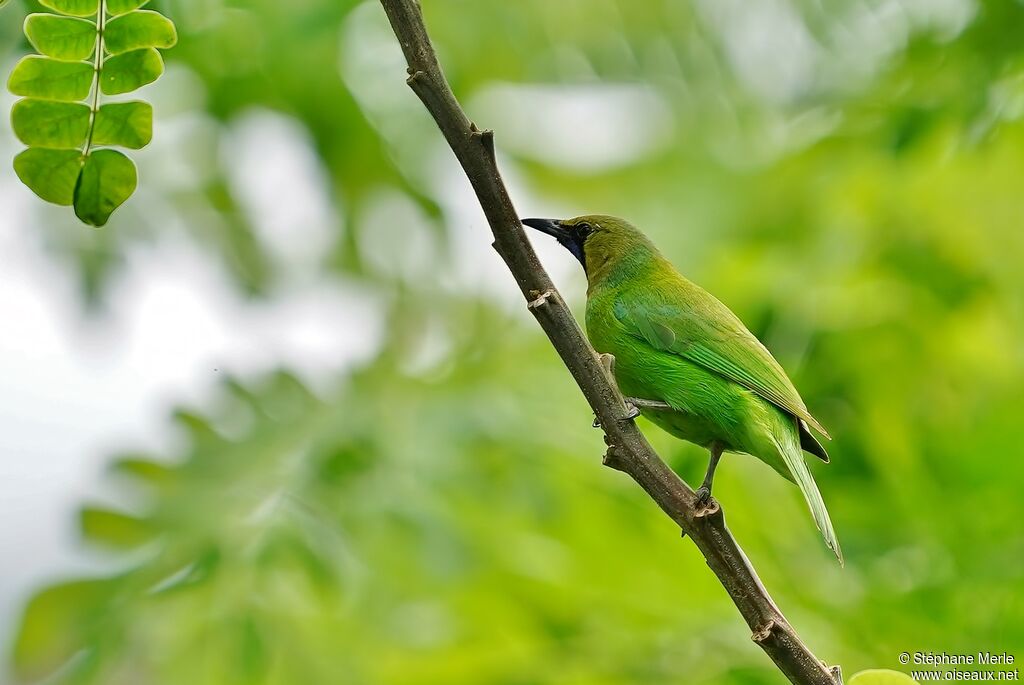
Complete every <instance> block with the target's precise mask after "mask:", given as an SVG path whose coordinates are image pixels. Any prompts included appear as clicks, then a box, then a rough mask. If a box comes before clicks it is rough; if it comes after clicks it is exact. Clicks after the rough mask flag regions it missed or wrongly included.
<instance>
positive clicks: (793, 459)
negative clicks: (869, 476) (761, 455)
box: [772, 434, 843, 565]
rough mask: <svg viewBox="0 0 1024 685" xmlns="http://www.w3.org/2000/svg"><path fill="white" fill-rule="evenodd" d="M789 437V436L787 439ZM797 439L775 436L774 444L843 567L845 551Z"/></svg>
mask: <svg viewBox="0 0 1024 685" xmlns="http://www.w3.org/2000/svg"><path fill="white" fill-rule="evenodd" d="M789 437H790V436H788V435H787V438H789ZM795 437H796V435H795V434H794V435H793V436H792V438H794V439H787V438H783V440H782V441H780V440H779V439H777V438H775V437H774V436H773V437H772V442H774V443H775V447H776V448H777V449H778V452H779V455H780V456H781V457H782V459H783V461H785V462H786V466H787V467H789V471H790V473H792V474H793V480H794V481H795V482H796V484H797V486H798V487H799V488H800V492H801V493H803V496H804V499H805V500H807V506H808V507H810V509H811V515H812V516H813V517H814V523H815V524H816V525H817V526H818V530H819V531H821V535H822V537H823V538H825V544H826V545H828V548H829V549H831V550H832V551H833V552H834V553H835V555H836V558H837V559H839V564H840V565H842V564H843V551H842V549H840V547H839V540H837V539H836V531H835V529H833V528H832V519H830V518H829V515H828V510H827V509H826V508H825V502H824V501H823V500H822V499H821V492H819V491H818V485H817V483H815V482H814V476H812V475H811V472H810V470H808V468H807V463H806V462H805V461H804V455H803V452H802V451H801V449H800V445H799V444H798V443H797V442H796V440H795Z"/></svg>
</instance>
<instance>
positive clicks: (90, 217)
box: [75, 150, 139, 227]
mask: <svg viewBox="0 0 1024 685" xmlns="http://www.w3.org/2000/svg"><path fill="white" fill-rule="evenodd" d="M138 180H139V179H138V172H137V171H136V170H135V164H134V163H133V162H132V160H130V159H128V158H127V157H125V156H124V155H123V154H121V153H120V152H118V151H116V150H96V151H95V152H93V153H92V154H91V155H89V157H87V158H86V160H85V165H84V166H83V167H82V173H81V175H79V177H78V185H77V186H75V214H76V215H77V216H78V218H79V219H81V220H82V221H84V222H85V223H87V224H89V225H90V226H96V227H99V226H103V225H105V224H106V223H107V220H108V219H110V215H111V214H112V213H113V211H114V210H115V209H117V208H118V207H120V206H121V205H122V204H124V201H125V200H127V199H128V198H129V197H131V195H132V193H134V192H135V186H136V185H137V184H138Z"/></svg>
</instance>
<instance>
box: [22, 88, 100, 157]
mask: <svg viewBox="0 0 1024 685" xmlns="http://www.w3.org/2000/svg"><path fill="white" fill-rule="evenodd" d="M89 114H90V110H89V107H88V106H87V105H84V104H82V103H80V102H52V101H50V100H36V99H33V98H29V99H25V100H19V101H18V102H17V103H16V104H15V105H14V109H12V110H11V127H12V128H13V129H14V134H15V135H16V136H18V140H20V141H21V142H23V143H25V145H30V146H34V147H46V148H77V147H80V146H81V145H82V144H84V143H85V139H86V137H87V136H88V134H89Z"/></svg>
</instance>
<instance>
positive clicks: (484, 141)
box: [469, 123, 498, 169]
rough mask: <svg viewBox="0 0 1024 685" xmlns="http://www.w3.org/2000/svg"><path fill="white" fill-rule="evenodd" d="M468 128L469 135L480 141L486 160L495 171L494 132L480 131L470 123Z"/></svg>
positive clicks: (489, 130)
mask: <svg viewBox="0 0 1024 685" xmlns="http://www.w3.org/2000/svg"><path fill="white" fill-rule="evenodd" d="M469 126H470V135H472V136H473V138H474V139H476V140H479V141H480V144H481V145H483V147H484V150H485V151H486V152H487V158H488V159H489V160H490V161H491V163H492V164H493V165H494V168H495V169H497V167H498V163H497V158H496V157H495V156H494V131H492V130H491V129H489V128H487V129H483V130H481V129H479V128H477V127H476V124H474V123H470V125H469Z"/></svg>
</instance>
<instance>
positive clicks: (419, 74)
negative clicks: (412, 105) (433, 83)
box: [405, 67, 427, 89]
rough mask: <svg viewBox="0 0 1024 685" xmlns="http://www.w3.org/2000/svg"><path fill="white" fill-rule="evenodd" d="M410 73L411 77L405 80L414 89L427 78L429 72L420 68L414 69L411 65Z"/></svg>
mask: <svg viewBox="0 0 1024 685" xmlns="http://www.w3.org/2000/svg"><path fill="white" fill-rule="evenodd" d="M408 73H409V78H407V79H405V82H406V83H408V84H409V86H410V87H411V88H413V89H415V88H416V84H417V83H420V82H422V81H423V80H424V79H425V78H427V72H425V71H419V70H418V69H413V68H412V67H409V69H408Z"/></svg>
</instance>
